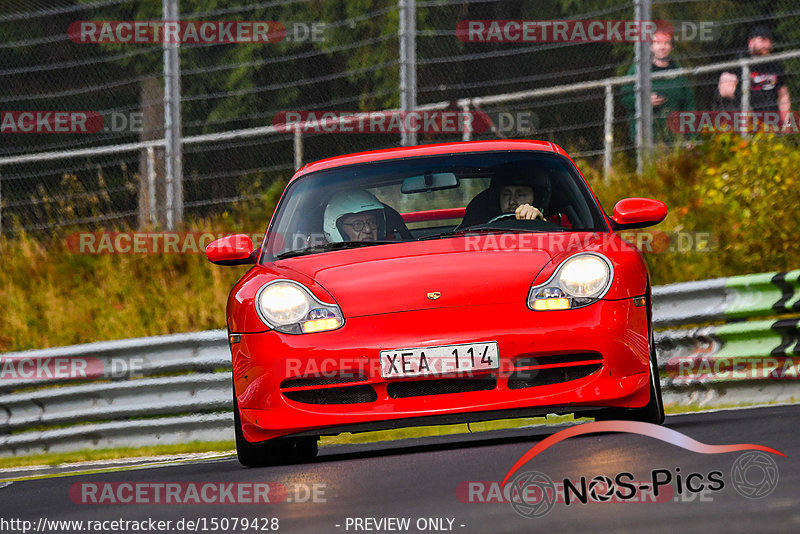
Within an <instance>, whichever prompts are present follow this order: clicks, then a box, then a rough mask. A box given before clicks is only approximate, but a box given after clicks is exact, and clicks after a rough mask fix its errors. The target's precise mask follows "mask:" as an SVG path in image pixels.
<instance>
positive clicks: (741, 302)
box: [725, 269, 800, 319]
mask: <svg viewBox="0 0 800 534" xmlns="http://www.w3.org/2000/svg"><path fill="white" fill-rule="evenodd" d="M725 289H726V290H727V291H729V292H730V293H731V295H732V296H733V298H732V299H731V302H730V303H729V304H728V305H727V306H726V309H725V315H726V317H728V318H730V319H737V318H744V317H758V316H760V315H773V314H781V313H789V312H792V311H800V307H798V304H799V303H800V269H796V270H793V271H788V272H785V273H778V272H771V273H760V274H747V275H742V276H732V277H730V278H728V279H727V280H726V281H725Z"/></svg>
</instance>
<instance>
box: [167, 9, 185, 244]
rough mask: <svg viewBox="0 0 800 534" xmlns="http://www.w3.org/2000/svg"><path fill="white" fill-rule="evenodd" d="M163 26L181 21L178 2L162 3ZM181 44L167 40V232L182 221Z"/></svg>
mask: <svg viewBox="0 0 800 534" xmlns="http://www.w3.org/2000/svg"><path fill="white" fill-rule="evenodd" d="M162 8H163V19H164V24H165V25H166V24H169V23H170V22H177V21H178V20H179V19H180V14H179V10H178V0H162ZM179 52H180V43H177V42H176V43H169V42H167V41H166V39H165V40H164V139H165V141H166V147H165V151H164V167H165V171H166V172H165V174H166V185H167V193H166V196H167V202H166V208H167V229H168V230H173V229H174V228H175V224H176V223H178V224H179V223H180V222H181V221H182V220H183V176H182V175H183V159H182V147H181V142H182V141H181V64H180V54H179Z"/></svg>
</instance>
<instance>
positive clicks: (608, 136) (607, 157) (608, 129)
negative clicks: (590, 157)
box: [603, 81, 614, 182]
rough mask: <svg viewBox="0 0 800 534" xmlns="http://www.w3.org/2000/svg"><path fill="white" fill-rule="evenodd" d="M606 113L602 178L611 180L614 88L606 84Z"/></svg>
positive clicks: (608, 83)
mask: <svg viewBox="0 0 800 534" xmlns="http://www.w3.org/2000/svg"><path fill="white" fill-rule="evenodd" d="M605 111H606V113H605V118H604V120H603V178H604V179H605V181H606V182H607V181H608V180H609V179H610V178H611V157H612V156H613V153H614V88H613V87H612V85H611V82H610V81H609V82H606V110H605Z"/></svg>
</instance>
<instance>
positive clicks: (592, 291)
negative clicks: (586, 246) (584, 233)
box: [528, 253, 613, 311]
mask: <svg viewBox="0 0 800 534" xmlns="http://www.w3.org/2000/svg"><path fill="white" fill-rule="evenodd" d="M612 279H613V271H612V269H611V262H609V261H608V259H607V258H606V257H605V256H602V255H600V254H594V253H583V254H577V255H575V256H573V257H571V258H570V259H568V260H567V261H565V262H564V263H562V264H561V265H560V266H559V267H558V269H556V272H555V273H553V276H551V277H550V279H549V280H548V281H547V282H545V283H544V284H541V285H538V286H535V287H533V288H531V291H530V293H529V294H528V307H529V308H530V309H532V310H536V311H548V310H569V309H573V308H581V307H583V306H588V305H589V304H592V303H593V302H596V301H597V300H599V299H600V298H601V297H602V296H603V295H605V293H606V291H608V288H609V287H611V280H612Z"/></svg>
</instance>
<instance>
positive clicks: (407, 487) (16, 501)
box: [0, 405, 800, 534]
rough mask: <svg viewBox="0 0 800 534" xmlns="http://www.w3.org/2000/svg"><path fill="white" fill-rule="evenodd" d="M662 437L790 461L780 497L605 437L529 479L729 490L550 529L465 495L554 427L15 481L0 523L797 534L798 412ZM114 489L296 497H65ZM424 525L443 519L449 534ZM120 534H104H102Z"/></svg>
mask: <svg viewBox="0 0 800 534" xmlns="http://www.w3.org/2000/svg"><path fill="white" fill-rule="evenodd" d="M667 426H668V427H669V428H671V429H673V430H677V431H678V432H681V433H683V434H686V435H688V436H689V437H691V438H693V439H695V440H697V441H700V442H702V443H707V444H713V445H729V444H738V443H755V444H760V445H765V446H768V447H772V448H774V449H777V450H778V451H780V452H782V453H783V454H785V455H786V457H781V456H777V455H774V454H770V455H768V456H770V457H771V458H773V459H774V461H775V464H777V469H778V474H779V477H778V481H777V485H775V486H774V490H773V491H772V493H770V494H769V495H767V496H764V497H762V498H758V499H753V498H746V497H744V496H742V495H740V494H739V492H737V490H736V488H735V487H734V481H733V473H732V469H733V466H734V463H735V461H736V460H737V459H738V458H739V457H740V456H741V455H743V454H745V453H742V452H731V453H724V454H698V453H695V452H691V451H689V450H686V449H683V448H681V447H678V446H676V445H673V444H670V443H667V442H664V441H660V440H657V439H654V438H651V437H647V436H641V435H633V434H612V433H607V434H593V435H584V436H577V437H573V438H569V439H567V440H566V441H562V442H560V443H558V444H556V445H554V446H552V447H550V448H549V449H547V450H545V451H544V452H542V453H541V454H539V455H538V456H536V457H535V458H534V459H533V460H531V462H529V463H528V464H526V465H525V466H524V467H523V468H522V469H521V470H520V472H525V471H539V472H542V473H545V474H547V475H548V476H549V477H551V478H552V479H553V480H555V481H556V482H560V481H561V480H563V479H564V478H569V479H570V480H571V481H575V482H577V483H579V481H580V478H581V477H585V479H586V480H588V481H591V479H592V478H593V477H595V476H598V475H607V476H610V477H612V478H613V477H614V476H615V475H616V474H618V473H621V472H629V473H631V474H632V475H634V477H635V480H637V481H648V480H651V479H652V471H653V470H658V469H663V470H668V471H671V473H672V474H673V475H677V474H678V472H677V468H679V469H680V473H681V474H683V475H688V474H690V473H700V474H701V475H703V477H704V480H706V481H708V474H709V473H711V472H712V471H718V472H720V473H721V475H720V476H719V478H721V479H722V480H723V483H724V487H722V488H721V489H718V490H717V491H708V490H706V491H705V492H701V493H696V494H691V493H690V492H688V490H686V488H685V487H684V488H683V492H684V493H683V494H682V495H678V494H677V490H676V489H675V488H676V485H675V480H676V479H675V478H673V481H672V482H671V483H670V484H668V485H665V486H662V487H661V488H662V492H661V493H660V495H661V496H662V497H661V499H660V500H659V501H660V502H652V500H653V496H652V493H650V495H649V496H644V495H645V494H644V493H643V494H641V496H642V498H643V499H644V500H645V501H646V502H591V499H590V500H589V502H588V503H587V504H582V503H580V502H572V503H571V504H570V505H566V504H564V503H563V502H556V503H555V504H554V505H553V506H552V508H551V509H550V511H549V512H548V513H547V514H546V515H544V516H542V517H533V518H528V517H524V516H522V515H520V514H519V513H517V512H516V511H515V510H514V508H513V507H512V505H511V504H510V503H508V502H497V503H482V502H469V499H470V495H469V493H468V492H467V491H463V488H465V487H467V484H468V483H469V481H499V480H502V479H503V477H504V476H505V474H506V473H507V472H508V470H509V469H510V468H511V466H512V465H513V464H514V463H515V462H516V461H517V460H518V459H519V458H520V457H521V456H522V455H523V454H524V453H525V452H526V451H527V450H528V449H529V448H530V447H531V446H533V445H534V444H535V443H537V442H539V441H541V440H542V439H544V438H546V437H547V436H549V435H551V434H553V433H554V432H556V431H557V430H559V429H560V428H562V427H552V426H549V427H532V428H526V429H519V430H513V431H493V432H484V433H475V434H468V435H458V436H447V437H440V438H424V439H413V440H403V441H399V442H392V443H379V444H366V445H350V446H335V447H326V448H323V449H321V451H320V456H319V457H318V458H317V459H316V460H315V461H313V462H310V463H305V464H299V465H289V466H278V467H268V468H261V469H244V468H242V467H240V466H239V464H238V462H237V461H236V459H235V458H223V459H216V460H202V461H194V462H188V463H182V464H173V465H167V466H163V467H155V468H141V469H133V470H127V471H115V472H109V473H99V474H83V475H74V476H59V477H56V478H47V479H42V480H27V481H18V482H13V483H11V484H8V485H5V486H4V487H0V518H2V519H5V520H8V519H12V518H14V519H20V520H28V521H31V522H32V524H33V525H34V528H35V527H36V526H38V522H39V520H40V518H46V519H48V520H53V519H60V520H84V521H86V520H93V521H99V520H115V519H123V520H145V519H153V520H154V521H155V520H171V521H172V522H173V523H172V525H170V529H169V530H161V531H162V532H184V531H188V530H189V529H187V528H186V523H184V524H183V528H182V529H177V528H176V526H177V525H176V524H175V523H176V521H178V520H180V519H181V518H185V519H187V520H200V519H203V518H204V519H205V528H206V529H207V530H205V532H212V531H218V532H264V531H266V530H262V528H261V527H264V526H267V525H270V526H274V523H272V524H270V523H269V522H268V521H266V520H264V519H260V520H259V523H258V524H257V525H258V528H257V529H253V528H249V529H247V530H242V529H241V528H238V529H233V527H232V523H229V524H228V525H227V526H228V528H227V529H223V528H218V529H216V530H212V529H211V526H212V524H211V523H210V521H211V520H212V518H220V519H221V518H229V521H232V519H233V518H237V517H239V518H248V519H253V518H267V519H269V518H277V519H278V532H288V533H295V532H307V533H328V532H330V533H343V532H458V533H473V532H474V533H494V532H555V533H558V534H562V533H563V534H566V533H570V532H578V531H580V530H586V531H591V532H616V533H618V532H647V533H649V534H653V533H657V532H669V533H671V532H678V531H680V532H702V533H703V534H712V533H716V532H719V533H725V534H730V533H732V532H747V533H750V532H781V533H793V532H800V491H799V490H800V405H792V406H780V407H778V406H776V407H764V408H754V409H745V410H735V411H733V410H732V411H719V412H713V413H698V414H689V415H680V416H672V417H668V418H667ZM2 475H3V473H0V476H2ZM762 475H763V471H762ZM747 477H748V481H749V482H751V483H753V485H754V486H758V485H759V481H760V475H759V473H758V472H757V471H756V472H749V474H748V475H747ZM4 478H9V476H7V474H6V476H5V477H4ZM756 479H759V480H756ZM695 481H697V477H695ZM108 482H129V483H161V482H163V483H172V482H182V483H195V484H197V485H199V484H201V483H206V482H215V483H223V484H226V483H231V482H239V483H242V482H244V483H248V482H252V483H264V482H271V483H280V484H282V485H283V487H285V488H286V490H287V494H286V499H285V500H283V499H281V501H282V502H271V503H267V504H201V505H198V504H158V505H155V504H81V503H79V502H78V503H76V502H74V501H73V499H71V498H70V494H69V490H70V487H73V491H74V486H73V485H75V484H84V483H92V484H102V483H108ZM315 484H316V485H318V486H317V489H318V494H317V501H318V502H310V500H309V501H306V502H296V501H297V500H298V497H299V500H301V501H303V500H305V499H307V498H308V495H307V494H306V489H312V488H313V487H314V485H315ZM480 487H481V486H475V485H473V486H472V488H473V489H475V492H474V493H473V494H472V499H473V500H477V499H479V498H480V496H484V497H485V496H487V495H488V492H489V490H490V488H491V487H490V486H488V485H485V486H483V487H484V488H486V493H482V492H481V491H478V490H477V489H476V488H480ZM696 487H697V485H696V484H695V488H696ZM761 487H763V484H761ZM459 488H461V489H462V491H459ZM670 494H671V495H670ZM272 495H273V496H274V495H275V494H274V493H273V494H272ZM664 496H666V497H664ZM290 500H291V501H293V502H289V501H290ZM348 518H349V520H348ZM366 518H372V519H374V520H375V521H380V520H381V519H384V520H386V519H387V518H408V519H409V523H408V525H409V526H408V528H403V527H402V526H401V527H400V528H399V529H396V528H385V527H386V526H387V525H388V526H389V527H397V524H395V523H391V524H389V523H384V524H382V525H380V526H383V527H384V528H380V526H379V525H378V524H377V523H374V522H372V521H363V522H361V523H360V526H361V528H357V523H356V522H355V521H356V519H362V520H365V519H366ZM429 518H440V519H439V521H440V523H439V524H437V523H436V522H435V521H429ZM449 520H452V525H451V523H450V522H449ZM16 525H17V527H19V525H20V523H17V524H16ZM401 525H402V524H401ZM0 526H4V527H5V528H2V531H3V532H22V530H19V529H15V528H12V527H13V525H12V524H10V523H5V524H4V523H2V521H1V520H0ZM203 526H204V525H203V524H202V523H199V522H198V524H197V531H198V532H204V530H203ZM240 526H241V525H240ZM47 531H48V532H68V531H74V530H70V529H62V530H56V529H53V528H51V529H49V530H47ZM84 531H85V530H84ZM93 531H97V530H93ZM101 531H102V530H101ZM122 531H123V530H122V529H119V528H117V529H113V528H111V524H110V523H109V528H108V530H105V531H104V532H122ZM129 531H130V530H129ZM151 532H152V531H151Z"/></svg>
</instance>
